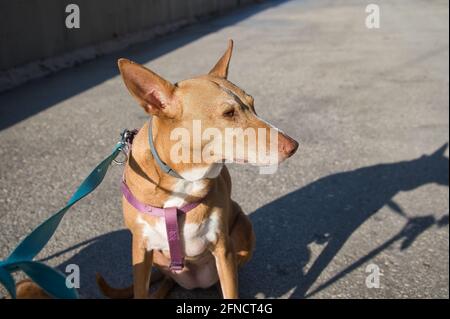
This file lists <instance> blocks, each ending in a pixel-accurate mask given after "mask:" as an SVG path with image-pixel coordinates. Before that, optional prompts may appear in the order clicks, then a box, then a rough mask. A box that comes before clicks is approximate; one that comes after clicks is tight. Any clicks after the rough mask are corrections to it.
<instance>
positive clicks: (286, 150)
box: [278, 134, 299, 158]
mask: <svg viewBox="0 0 450 319" xmlns="http://www.w3.org/2000/svg"><path fill="white" fill-rule="evenodd" d="M298 145H299V144H298V142H297V141H296V140H294V139H293V138H291V137H290V136H287V135H284V134H279V135H278V152H279V153H280V154H282V155H283V157H285V158H288V157H291V156H292V155H294V154H295V152H296V151H297V149H298Z"/></svg>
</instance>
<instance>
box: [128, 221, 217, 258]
mask: <svg viewBox="0 0 450 319" xmlns="http://www.w3.org/2000/svg"><path fill="white" fill-rule="evenodd" d="M136 221H137V223H138V224H140V225H141V227H142V235H143V237H144V240H145V242H146V248H147V250H153V249H155V250H165V251H167V250H169V242H168V241H167V234H166V225H165V221H164V218H159V220H158V222H156V223H155V224H154V225H150V224H148V223H147V222H146V221H145V220H144V219H143V218H142V217H141V216H138V217H137V220H136ZM179 226H180V230H179V231H180V238H181V242H182V246H183V247H184V255H185V256H189V257H194V256H197V255H200V254H201V253H203V252H204V251H205V250H206V249H207V248H208V245H209V244H210V243H213V242H215V241H216V240H217V233H218V228H219V216H218V213H217V212H213V213H212V214H211V215H210V216H209V218H207V219H206V220H204V221H203V222H202V223H201V224H194V223H188V224H184V225H182V224H181V223H179Z"/></svg>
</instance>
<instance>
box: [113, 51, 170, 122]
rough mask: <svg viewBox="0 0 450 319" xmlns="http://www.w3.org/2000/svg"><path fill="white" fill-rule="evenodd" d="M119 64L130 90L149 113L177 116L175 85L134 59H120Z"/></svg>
mask: <svg viewBox="0 0 450 319" xmlns="http://www.w3.org/2000/svg"><path fill="white" fill-rule="evenodd" d="M117 64H118V66H119V70H120V74H121V75H122V78H123V81H124V82H125V85H126V87H127V88H128V91H130V93H131V95H132V96H133V97H134V98H135V99H136V100H137V101H138V102H139V104H140V105H141V106H142V107H143V108H144V110H145V111H146V112H147V113H149V114H151V115H156V116H165V117H169V118H173V117H175V115H176V111H177V106H176V105H175V104H176V103H173V93H174V91H175V85H173V84H172V83H170V82H169V81H167V80H165V79H163V78H162V77H161V76H159V75H158V74H156V73H155V72H153V71H151V70H149V69H147V68H146V67H144V66H142V65H140V64H137V63H134V62H133V61H130V60H127V59H119V60H118V61H117Z"/></svg>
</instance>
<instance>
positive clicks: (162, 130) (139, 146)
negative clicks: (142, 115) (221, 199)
mask: <svg viewBox="0 0 450 319" xmlns="http://www.w3.org/2000/svg"><path fill="white" fill-rule="evenodd" d="M149 125H150V123H149V122H147V123H146V124H145V125H144V126H143V127H142V128H141V129H140V130H139V133H138V134H137V135H136V137H135V139H134V141H133V147H132V151H131V152H130V158H129V161H128V163H127V166H126V168H125V178H126V181H127V184H128V186H129V187H130V189H131V191H132V192H133V193H134V195H135V196H136V197H137V198H138V199H140V200H141V201H142V202H144V203H147V204H151V205H154V206H158V207H181V206H183V205H185V204H186V203H188V202H193V201H198V200H200V199H202V198H203V197H205V196H206V194H207V193H208V192H209V190H210V189H211V187H213V185H214V181H215V178H216V177H217V176H218V175H219V174H220V171H221V169H222V164H212V165H204V164H203V165H202V164H189V163H187V164H185V163H177V164H175V163H173V162H172V161H171V159H170V147H171V143H170V128H167V127H165V126H164V125H162V123H161V122H160V120H159V119H158V118H156V117H154V118H153V119H152V133H153V142H154V145H155V150H156V152H157V153H158V155H159V157H160V158H161V160H162V161H163V162H165V163H166V164H167V165H169V166H170V167H171V168H172V169H174V170H175V171H177V172H178V174H180V175H181V176H182V177H183V178H182V179H181V178H177V177H174V176H171V175H169V174H167V173H166V172H164V171H163V170H162V168H161V167H160V166H159V165H158V164H157V162H156V161H155V159H154V157H153V155H152V154H151V151H150V145H149V143H148V126H149Z"/></svg>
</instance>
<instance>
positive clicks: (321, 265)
mask: <svg viewBox="0 0 450 319" xmlns="http://www.w3.org/2000/svg"><path fill="white" fill-rule="evenodd" d="M446 149H447V144H445V145H443V146H442V147H441V148H439V149H438V150H436V151H435V152H434V153H433V154H431V155H423V156H421V157H420V158H417V159H413V160H409V161H402V162H396V163H390V164H379V165H374V166H368V167H363V168H359V169H356V170H353V171H348V172H342V173H337V174H333V175H330V176H326V177H323V178H321V179H319V180H317V181H315V182H313V183H311V184H309V185H306V186H305V187H302V188H300V189H298V190H296V191H294V192H292V193H290V194H288V195H286V196H284V197H281V198H279V199H277V200H275V201H273V202H271V203H269V204H267V205H265V206H263V207H261V208H259V209H258V210H256V211H255V212H253V213H252V214H251V215H250V218H251V220H252V223H253V226H254V229H255V233H256V250H255V253H254V256H253V258H252V260H251V261H250V263H249V264H247V265H245V266H244V267H243V268H242V269H241V270H240V275H239V276H240V277H239V281H240V295H241V296H242V297H248V298H252V297H290V298H304V297H308V296H311V295H313V294H314V293H315V292H317V291H320V290H321V289H323V288H326V287H327V286H328V285H330V284H332V283H334V282H335V281H337V280H339V279H340V278H342V277H343V276H344V275H346V274H347V273H349V272H351V271H352V270H353V269H355V268H357V267H358V266H360V265H362V264H363V263H365V262H367V261H369V260H370V259H371V258H373V257H375V256H376V255H377V254H378V253H380V252H381V251H382V250H384V249H385V248H388V247H389V246H390V245H392V244H393V243H395V242H400V243H401V244H400V247H401V249H407V248H408V247H409V246H410V245H411V244H412V242H414V240H415V239H416V238H417V237H418V236H419V235H420V234H421V233H423V232H424V231H425V230H426V229H429V228H430V227H432V226H436V227H442V226H445V225H448V215H446V216H444V217H442V218H441V219H439V220H436V219H435V217H434V215H426V216H421V217H410V216H408V215H407V214H406V213H405V212H404V211H403V210H402V208H401V207H400V206H399V205H398V204H396V203H395V202H394V201H393V197H394V196H395V195H396V194H397V193H399V192H401V191H409V190H413V189H415V188H418V187H420V186H423V185H426V184H431V183H435V184H438V185H443V186H447V187H448V185H449V160H448V158H447V157H445V156H444V153H445V151H446ZM385 205H387V206H389V207H390V208H391V210H392V211H393V212H395V213H397V214H399V215H401V216H403V218H405V225H406V226H405V227H404V228H403V229H402V230H401V231H400V232H399V233H398V234H397V235H395V236H393V237H392V238H388V239H386V241H385V243H384V244H382V245H381V246H379V247H377V248H375V249H374V250H372V251H370V252H367V254H366V255H365V256H364V257H363V258H361V259H359V260H355V261H353V262H352V263H351V264H350V265H349V266H348V267H347V268H346V269H344V270H342V271H341V272H340V273H338V274H335V275H334V277H332V278H331V279H329V280H328V281H327V282H326V283H324V284H322V285H321V286H319V287H315V290H314V291H310V289H311V287H312V285H313V284H314V283H315V282H316V280H317V278H318V277H319V276H320V274H321V273H322V271H323V270H324V269H325V268H326V267H327V266H328V264H329V263H330V262H331V261H332V260H333V258H334V257H335V256H336V254H337V253H338V252H339V250H340V249H341V248H342V246H343V245H344V244H345V242H346V241H347V240H348V239H349V238H350V236H351V235H352V233H353V232H354V231H355V230H357V229H358V228H359V226H361V225H362V224H363V223H364V222H365V221H366V220H367V219H368V218H370V217H372V216H373V215H374V214H376V213H377V212H378V211H379V210H380V209H381V208H382V207H384V206H385ZM312 243H316V244H319V245H323V247H324V248H323V249H322V251H321V253H320V254H319V256H318V257H317V258H315V259H314V260H312V256H311V252H310V249H309V245H310V244H312ZM79 246H80V247H81V246H83V247H84V248H82V249H81V250H80V251H79V253H77V254H76V255H74V256H73V257H72V258H70V259H68V260H67V261H66V262H65V263H64V264H62V265H60V266H59V268H60V269H61V270H64V269H65V266H66V265H67V264H71V263H74V264H77V265H79V266H80V269H81V287H80V294H81V296H83V297H88V298H93V297H94V298H95V297H101V294H100V292H99V290H98V288H97V286H96V283H95V273H96V272H100V273H101V274H102V275H104V276H105V277H106V278H107V279H108V281H110V282H111V283H112V284H113V285H114V286H118V287H126V286H128V285H129V284H130V283H131V282H132V276H131V255H130V254H131V235H130V233H129V232H128V231H127V230H119V231H115V232H112V233H108V234H105V235H102V236H99V237H96V238H94V239H92V240H90V241H87V242H85V243H81V244H80V245H79ZM73 248H74V247H71V248H69V249H68V250H71V249H73ZM61 253H64V252H60V253H58V254H61ZM50 258H51V256H50ZM307 265H310V266H309V267H308V270H307V271H305V270H304V269H305V266H307ZM186 294H187V295H184V296H185V297H194V298H195V297H198V296H199V294H200V295H201V297H218V294H217V292H216V289H209V290H207V291H206V292H203V293H201V292H200V291H193V292H186Z"/></svg>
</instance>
